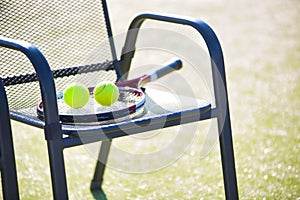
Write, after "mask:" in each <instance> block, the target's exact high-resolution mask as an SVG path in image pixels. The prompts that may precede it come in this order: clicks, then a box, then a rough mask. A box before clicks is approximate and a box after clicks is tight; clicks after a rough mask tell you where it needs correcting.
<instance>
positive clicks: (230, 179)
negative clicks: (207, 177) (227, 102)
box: [218, 115, 238, 200]
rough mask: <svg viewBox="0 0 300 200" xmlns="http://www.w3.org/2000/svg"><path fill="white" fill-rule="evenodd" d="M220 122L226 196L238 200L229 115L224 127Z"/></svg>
mask: <svg viewBox="0 0 300 200" xmlns="http://www.w3.org/2000/svg"><path fill="white" fill-rule="evenodd" d="M220 121H222V120H219V119H218V126H219V131H220V132H219V133H220V136H219V140H220V151H221V158H222V169H223V179H224V187H225V196H226V199H228V200H235V199H238V188H237V180H236V171H235V162H234V152H233V144H232V134H231V125H230V119H229V115H227V117H226V119H225V121H224V126H223V124H222V125H221V124H220Z"/></svg>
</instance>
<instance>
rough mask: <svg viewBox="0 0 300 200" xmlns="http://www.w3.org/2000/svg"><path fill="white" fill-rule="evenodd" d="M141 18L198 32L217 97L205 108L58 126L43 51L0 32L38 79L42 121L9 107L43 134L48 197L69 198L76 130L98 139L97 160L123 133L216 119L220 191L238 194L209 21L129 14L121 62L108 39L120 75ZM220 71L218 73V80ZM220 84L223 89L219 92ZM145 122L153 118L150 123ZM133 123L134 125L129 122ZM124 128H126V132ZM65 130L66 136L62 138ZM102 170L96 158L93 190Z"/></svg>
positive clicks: (218, 52)
mask: <svg viewBox="0 0 300 200" xmlns="http://www.w3.org/2000/svg"><path fill="white" fill-rule="evenodd" d="M102 3H103V8H104V14H105V16H106V22H107V30H108V35H109V37H112V31H111V27H110V22H109V17H108V11H107V6H106V3H105V1H104V0H102ZM145 20H156V21H163V22H166V23H175V24H179V25H188V26H191V27H192V28H194V29H195V30H196V31H197V32H198V33H199V34H200V35H201V36H202V38H203V39H204V41H205V43H206V45H207V48H208V51H209V54H210V57H211V70H212V78H213V84H214V94H215V100H216V103H215V104H216V105H215V107H214V108H210V107H209V108H197V109H191V110H185V111H183V112H174V113H169V114H166V115H163V116H156V117H154V118H149V119H142V120H140V119H134V120H131V121H128V122H121V123H116V124H109V125H102V126H99V127H97V128H95V129H80V130H79V129H76V127H74V128H66V127H64V126H62V124H61V123H60V121H59V117H58V108H57V102H56V90H55V84H54V79H53V76H52V71H51V69H50V66H49V64H48V62H47V60H46V58H45V57H44V55H43V54H42V53H41V52H40V51H39V49H38V48H37V47H35V46H34V45H31V44H29V43H26V42H24V41H18V40H13V39H9V38H4V37H1V36H0V46H2V47H6V48H10V49H14V50H17V51H20V52H22V53H23V54H25V55H26V56H27V57H28V59H29V60H30V62H31V63H32V65H33V67H34V69H35V71H36V74H37V77H38V81H39V84H40V88H41V96H42V100H43V106H44V116H45V117H44V118H45V119H44V122H43V121H36V120H33V119H27V118H24V117H23V116H22V115H19V114H18V113H14V112H11V118H12V119H14V120H17V121H21V122H23V123H27V124H30V125H33V126H36V127H39V128H43V129H44V135H45V139H46V141H47V146H48V154H49V161H50V171H51V180H52V190H53V196H54V199H60V200H61V199H68V191H67V181H66V174H65V164H64V155H63V150H64V149H65V148H69V147H73V146H77V145H82V144H83V142H82V140H81V139H80V137H78V135H79V134H86V135H90V136H86V139H85V143H89V142H96V141H102V145H101V150H100V153H99V156H100V157H101V160H103V159H104V160H107V158H108V153H109V149H110V145H111V141H112V139H114V138H117V137H122V136H127V135H128V134H137V133H140V132H145V131H148V130H155V129H159V128H161V127H171V126H176V125H180V124H184V123H190V122H195V121H200V120H207V119H213V118H216V119H217V122H218V132H219V143H220V151H221V160H222V169H223V179H224V189H225V196H226V199H238V189H237V180H236V171H235V161H234V152H233V143H232V131H231V124H230V113H229V106H228V97H227V86H226V76H225V67H224V60H223V53H222V49H221V46H220V43H219V41H218V38H217V36H216V35H215V33H214V31H213V30H212V29H211V28H210V27H209V25H207V24H206V23H205V22H203V21H201V20H199V19H196V18H191V17H184V16H177V15H162V14H157V13H145V14H140V15H138V16H137V17H135V18H134V19H133V21H132V22H131V24H130V26H129V31H128V35H127V37H126V41H125V45H124V47H123V51H122V56H121V60H120V61H118V60H117V56H116V52H115V48H114V43H113V41H112V40H110V43H111V49H112V55H113V59H114V60H113V63H114V65H115V68H116V72H117V75H118V77H119V78H120V77H121V75H122V74H125V73H126V72H128V71H129V70H130V64H131V60H132V58H133V56H134V52H135V43H136V39H137V36H138V30H139V29H140V28H141V26H142V24H143V22H144V21H145ZM130 30H135V31H130ZM219 76H221V79H220V78H219ZM223 89H224V90H225V91H223ZM7 112H8V111H7ZM150 121H151V122H154V123H149V122H150ZM133 124H134V125H135V126H132V125H133ZM8 129H10V127H6V128H5V130H6V131H7V130H8ZM124 130H126V132H125V131H124ZM97 133H98V134H97ZM99 133H101V134H99ZM64 134H67V135H69V136H67V137H63V135H64ZM76 136H77V137H76ZM104 170H105V164H103V163H101V162H99V161H98V162H97V164H96V170H95V174H94V178H93V180H92V184H91V190H92V191H102V189H101V184H102V180H103V175H104ZM104 197H105V195H104Z"/></svg>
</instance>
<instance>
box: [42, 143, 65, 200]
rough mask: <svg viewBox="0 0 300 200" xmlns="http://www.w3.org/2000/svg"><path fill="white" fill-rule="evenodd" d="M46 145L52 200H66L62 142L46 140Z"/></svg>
mask: <svg viewBox="0 0 300 200" xmlns="http://www.w3.org/2000/svg"><path fill="white" fill-rule="evenodd" d="M47 144H48V154H49V162H50V171H51V179H52V190H53V196H54V199H56V200H64V199H68V190H67V180H66V173H65V164H64V158H63V146H62V140H61V139H54V140H47Z"/></svg>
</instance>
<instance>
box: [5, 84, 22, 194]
mask: <svg viewBox="0 0 300 200" xmlns="http://www.w3.org/2000/svg"><path fill="white" fill-rule="evenodd" d="M0 110H1V112H0V122H1V123H0V169H1V181H2V194H3V198H4V199H19V189H18V180H17V172H16V163H15V154H14V147H13V138H12V133H11V124H10V117H9V110H8V103H7V98H6V93H5V90H4V86H3V84H2V81H0Z"/></svg>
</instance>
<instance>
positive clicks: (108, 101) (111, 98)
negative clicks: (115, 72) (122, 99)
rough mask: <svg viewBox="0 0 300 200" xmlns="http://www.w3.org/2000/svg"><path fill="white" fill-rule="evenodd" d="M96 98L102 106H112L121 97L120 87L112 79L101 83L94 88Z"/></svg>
mask: <svg viewBox="0 0 300 200" xmlns="http://www.w3.org/2000/svg"><path fill="white" fill-rule="evenodd" d="M94 98H95V100H96V101H97V102H98V103H99V104H100V105H102V106H110V105H112V104H113V103H115V102H116V101H117V100H118V98H119V89H118V87H117V86H116V85H115V84H114V83H113V82H110V81H103V82H101V83H99V84H98V85H97V86H96V87H95V89H94Z"/></svg>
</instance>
